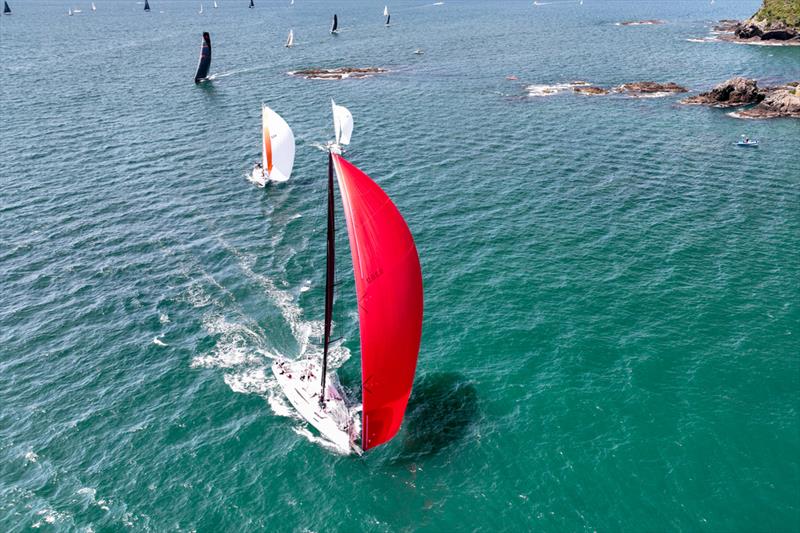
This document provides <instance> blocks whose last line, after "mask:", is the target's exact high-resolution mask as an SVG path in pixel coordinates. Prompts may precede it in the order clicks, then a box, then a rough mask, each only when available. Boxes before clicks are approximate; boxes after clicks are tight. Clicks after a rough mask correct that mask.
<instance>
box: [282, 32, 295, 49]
mask: <svg viewBox="0 0 800 533" xmlns="http://www.w3.org/2000/svg"><path fill="white" fill-rule="evenodd" d="M284 46H286V48H291V47H292V46H294V30H289V37H288V38H287V39H286V44H285V45H284Z"/></svg>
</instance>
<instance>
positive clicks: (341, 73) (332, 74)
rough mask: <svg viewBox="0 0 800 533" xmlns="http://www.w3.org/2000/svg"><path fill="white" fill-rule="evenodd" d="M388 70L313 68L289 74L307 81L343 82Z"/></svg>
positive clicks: (372, 68) (376, 68)
mask: <svg viewBox="0 0 800 533" xmlns="http://www.w3.org/2000/svg"><path fill="white" fill-rule="evenodd" d="M386 72H388V70H386V69H384V68H380V67H364V68H356V67H339V68H313V69H306V70H294V71H291V72H289V75H290V76H299V77H301V78H305V79H307V80H345V79H348V78H353V79H363V78H369V77H371V76H374V75H375V74H383V73H386Z"/></svg>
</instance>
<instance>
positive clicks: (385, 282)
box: [333, 154, 422, 450]
mask: <svg viewBox="0 0 800 533" xmlns="http://www.w3.org/2000/svg"><path fill="white" fill-rule="evenodd" d="M333 163H334V168H335V169H336V178H337V180H338V182H339V189H340V190H341V192H342V203H343V204H344V213H345V218H346V219H347V233H348V235H349V236H350V252H351V254H352V256H353V271H354V275H355V280H356V294H357V296H358V317H359V322H360V330H361V383H362V388H363V391H362V403H363V413H362V419H361V423H362V425H361V432H362V437H361V446H362V448H363V449H364V450H367V449H369V448H373V447H375V446H377V445H379V444H383V443H384V442H386V441H388V440H389V439H391V438H392V437H394V436H395V434H396V433H397V431H398V429H400V424H401V423H402V421H403V415H404V413H405V411H406V405H407V404H408V397H409V396H410V395H411V386H412V384H413V382H414V371H415V369H416V366H417V355H418V354H419V343H420V336H421V335H422V271H421V270H420V266H419V257H418V256H417V248H416V247H415V246H414V238H413V237H412V236H411V232H410V231H409V229H408V226H407V225H406V221H405V220H403V217H402V216H401V215H400V212H399V211H398V210H397V207H396V206H395V205H394V203H392V201H391V200H390V199H389V197H388V196H387V195H386V193H385V192H383V190H382V189H381V188H380V187H379V186H378V184H376V183H375V182H374V181H372V179H370V177H369V176H367V175H366V174H364V173H363V172H362V171H361V170H359V169H358V168H356V167H355V166H354V165H353V164H352V163H350V162H349V161H347V160H346V159H344V158H343V157H341V156H339V155H336V154H334V155H333Z"/></svg>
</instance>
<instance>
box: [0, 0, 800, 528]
mask: <svg viewBox="0 0 800 533" xmlns="http://www.w3.org/2000/svg"><path fill="white" fill-rule="evenodd" d="M203 3H204V14H203V15H198V13H197V11H198V10H199V2H196V1H168V0H152V2H151V6H152V11H151V12H150V13H149V14H145V13H144V12H143V11H142V7H143V6H142V4H137V3H136V2H134V1H127V0H126V1H110V0H96V1H95V4H96V5H97V11H96V12H94V13H92V12H91V11H90V9H89V3H88V2H85V1H81V2H79V3H76V2H72V3H71V4H69V3H63V2H57V1H52V0H42V1H36V2H34V1H32V0H14V1H13V2H10V5H11V8H12V10H13V15H11V16H10V17H1V18H0V173H1V174H2V176H1V177H0V183H2V192H0V275H2V280H1V282H0V303H1V304H2V305H0V531H4V532H6V531H7V532H21V531H29V530H37V531H84V532H89V531H95V532H100V531H156V532H161V531H187V532H188V531H203V532H206V531H207V532H219V531H297V532H302V531H316V532H322V531H387V532H396V531H430V532H438V531H523V530H532V531H569V532H573V531H601V532H602V531H625V532H627V531H630V532H643V531H707V532H736V531H742V532H752V531H770V532H772V531H787V532H791V531H800V461H798V457H799V456H800V412H799V410H800V251H799V250H800V121H797V120H792V119H780V120H772V121H742V120H737V119H735V118H731V117H730V116H727V115H726V112H725V111H724V110H717V109H706V108H698V107H687V106H681V105H680V104H678V100H679V98H680V97H679V96H668V97H664V98H648V99H644V98H640V99H634V98H628V97H624V96H618V95H611V96H606V97H583V96H579V95H574V94H571V93H570V92H569V91H564V92H562V93H559V94H554V95H550V96H543V97H537V96H531V92H532V91H533V92H534V93H535V92H536V90H535V88H534V89H530V86H532V85H534V86H539V85H548V86H554V85H559V84H564V83H567V82H570V81H572V80H585V81H588V82H590V83H592V84H596V85H603V86H613V85H618V84H621V83H625V82H632V81H640V80H654V81H661V82H667V81H674V82H677V83H679V84H682V85H685V86H687V88H688V89H690V91H692V92H698V91H702V90H707V89H708V88H710V87H712V86H713V85H714V84H716V83H718V82H720V81H723V80H725V79H727V78H730V77H732V76H734V75H742V76H748V77H754V78H757V79H759V81H760V83H761V84H762V85H768V84H771V83H779V82H786V81H790V80H796V79H799V78H800V48H776V47H758V46H742V45H735V44H729V43H714V42H705V43H699V42H689V41H687V39H691V38H703V37H706V36H708V35H709V30H710V24H711V22H712V21H714V20H718V19H722V18H743V17H746V16H748V15H750V14H752V13H753V12H755V10H756V9H757V8H758V5H759V2H758V1H757V0H718V1H717V2H716V3H715V4H714V5H710V4H709V3H708V2H707V1H701V0H696V1H695V0H692V1H688V0H677V1H667V0H663V1H662V0H658V1H656V0H651V1H640V2H633V1H612V0H585V1H584V5H583V6H580V5H579V4H578V2H577V1H575V2H555V1H553V2H550V3H546V2H545V3H544V5H541V6H533V5H531V2H527V1H525V2H523V1H511V0H509V1H497V2H494V1H493V2H485V1H478V0H446V1H445V2H444V3H443V4H442V5H439V6H434V5H431V4H432V3H433V2H432V1H427V0H423V1H419V2H416V1H411V0H397V1H395V0H393V1H392V2H391V4H390V5H389V8H390V11H391V13H392V22H393V24H392V26H391V27H389V28H385V27H384V26H383V18H382V16H381V15H382V11H383V6H384V3H385V2H376V1H366V0H364V1H356V0H337V1H336V2H331V1H322V0H296V2H295V5H294V6H291V7H290V6H289V5H288V4H289V2H288V0H285V1H283V0H281V1H275V0H255V3H256V7H255V8H254V9H247V2H246V0H241V1H240V0H218V4H219V8H218V9H213V8H212V7H211V2H203ZM70 6H71V7H72V8H76V7H77V8H80V9H81V10H82V12H81V13H79V14H76V15H75V16H72V17H67V16H66V12H67V8H68V7H70ZM334 12H336V13H337V14H338V15H339V20H340V27H341V33H340V35H339V36H338V37H332V36H330V35H329V34H328V29H329V25H330V18H331V16H332V14H333V13H334ZM628 19H663V20H665V21H666V22H667V23H666V24H663V25H658V26H637V27H623V26H618V25H615V23H616V22H619V21H623V20H628ZM290 28H293V29H294V32H295V38H296V46H295V47H294V48H293V49H290V50H287V49H285V48H284V47H283V46H282V44H283V42H284V40H285V38H286V34H287V33H288V30H289V29H290ZM202 31H209V32H210V33H211V38H212V42H213V46H214V48H213V54H214V57H213V63H212V68H211V72H212V74H213V76H214V80H213V81H212V82H211V83H208V84H205V85H202V86H195V85H194V83H192V78H193V75H194V69H195V66H196V63H197V56H198V54H199V48H200V40H201V37H200V36H201V32H202ZM417 48H421V49H423V50H424V51H425V54H424V55H421V56H417V55H414V54H413V51H414V50H415V49H417ZM336 66H381V67H385V68H387V69H389V70H390V72H389V73H388V74H385V75H381V76H376V77H373V78H370V79H365V80H345V81H341V82H336V81H312V80H304V79H298V78H294V77H290V76H288V75H287V72H288V71H292V70H296V69H299V68H308V67H336ZM511 75H513V76H516V77H517V78H518V79H517V80H507V79H506V77H507V76H511ZM330 98H334V99H335V100H336V101H337V103H340V104H342V105H345V106H347V107H348V108H349V109H350V110H351V111H352V113H353V115H354V117H355V123H356V126H355V133H354V135H353V142H352V145H351V151H350V154H349V158H350V160H351V161H353V162H354V163H355V164H356V165H358V166H359V167H361V168H362V169H363V170H364V171H365V172H367V173H368V174H370V175H371V176H373V177H374V178H375V180H376V181H377V182H378V183H379V184H380V185H381V186H382V187H383V188H384V189H385V190H386V191H387V193H388V194H389V195H390V196H391V197H392V198H393V199H394V201H395V202H396V204H397V205H398V207H399V209H400V210H401V212H402V213H403V214H404V216H405V218H406V219H407V221H408V223H409V226H410V228H411V230H412V232H413V234H414V237H415V239H416V242H417V247H418V250H419V255H420V259H421V263H422V270H423V278H424V286H425V319H424V326H423V338H422V345H421V350H420V356H419V366H418V372H417V380H416V383H415V388H414V392H413V395H412V398H411V401H410V404H409V409H408V412H407V415H406V419H405V422H404V425H403V428H402V429H401V431H400V433H399V434H398V435H397V437H396V438H395V439H394V440H392V441H391V442H390V443H388V444H387V445H384V446H381V447H378V448H376V449H374V450H372V451H370V452H369V453H368V454H366V455H365V456H364V457H362V458H357V457H342V456H339V455H335V454H333V453H331V452H330V451H329V450H328V449H326V448H325V447H324V446H322V445H320V443H319V442H318V440H316V439H315V438H314V437H313V435H311V434H309V433H308V431H307V428H305V426H304V425H303V423H302V422H301V421H300V420H298V419H297V418H296V417H293V416H292V412H291V409H290V408H289V407H288V405H287V403H286V401H285V400H284V399H282V397H281V394H280V391H279V390H278V389H277V386H276V383H275V381H274V379H272V378H271V374H270V371H269V365H270V361H271V359H272V358H273V357H275V356H278V355H283V356H286V357H300V356H303V355H308V354H313V353H315V352H316V351H318V350H319V334H320V331H321V322H320V321H321V317H322V314H323V298H324V291H323V283H324V258H325V233H324V220H325V218H324V217H325V211H324V208H325V205H324V204H325V180H326V155H325V153H324V152H323V151H321V150H320V149H319V148H318V147H319V145H320V144H322V143H324V142H326V141H327V140H330V139H331V137H332V134H333V133H332V126H331V117H330ZM261 102H264V103H267V104H268V105H270V106H271V107H272V108H273V109H275V110H276V111H277V112H278V113H280V114H281V115H282V116H283V117H284V118H285V119H286V120H287V121H288V122H289V124H290V125H291V126H292V128H293V129H294V132H295V135H296V137H297V159H296V164H295V170H294V173H293V176H292V179H291V181H289V182H288V183H286V184H282V185H279V186H269V187H267V188H266V189H263V190H262V189H256V188H254V187H253V186H252V185H251V184H249V183H248V182H247V181H246V180H245V175H246V174H247V172H248V171H249V170H250V169H251V168H252V164H253V162H254V161H256V160H257V159H258V158H259V157H260V154H259V150H260V148H259V146H260V144H259V143H260V104H261ZM741 134H748V135H750V136H752V137H755V138H758V139H760V140H761V143H762V144H761V146H760V148H758V149H737V148H736V147H735V146H733V143H734V142H735V141H736V140H737V138H738V137H739V135H741ZM339 217H340V218H339V225H340V228H342V229H343V227H344V225H343V218H342V217H341V212H340V213H339ZM338 244H339V250H340V253H339V257H340V262H339V271H338V278H339V279H340V280H341V282H342V283H341V285H340V286H339V287H338V288H337V290H338V291H339V292H338V300H337V303H336V309H335V326H334V329H335V331H334V336H336V337H343V339H344V340H343V341H342V343H341V345H340V347H339V348H337V350H336V351H335V353H334V364H335V365H336V366H338V367H339V374H340V376H341V379H342V381H343V382H344V384H345V385H346V386H347V387H348V388H349V390H350V392H351V393H352V394H353V395H354V396H356V397H358V396H359V394H360V390H359V387H360V370H359V343H358V323H357V315H356V305H355V300H354V295H353V281H352V274H351V273H350V271H349V270H348V266H349V264H348V263H349V258H348V257H347V252H346V250H347V240H346V236H345V235H344V232H343V231H340V233H339V237H338Z"/></svg>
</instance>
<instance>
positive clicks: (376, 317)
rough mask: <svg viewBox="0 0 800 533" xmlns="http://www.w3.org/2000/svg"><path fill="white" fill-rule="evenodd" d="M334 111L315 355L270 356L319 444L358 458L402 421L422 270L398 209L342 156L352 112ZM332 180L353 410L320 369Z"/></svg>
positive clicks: (327, 336)
mask: <svg viewBox="0 0 800 533" xmlns="http://www.w3.org/2000/svg"><path fill="white" fill-rule="evenodd" d="M333 113H334V125H335V126H336V142H334V143H332V144H331V145H329V153H328V191H327V204H328V206H327V207H328V209H327V211H328V216H327V253H326V261H325V316H324V323H323V324H324V326H323V347H322V357H321V359H322V360H321V361H318V360H315V359H312V358H308V359H301V360H298V361H289V360H286V359H277V360H276V361H275V362H274V363H273V364H272V372H273V374H274V375H275V378H276V379H277V381H278V384H279V385H280V387H281V389H282V390H283V392H284V393H285V394H286V397H287V398H288V399H289V402H290V403H291V404H292V406H294V408H295V409H296V410H297V411H298V413H299V414H300V415H301V416H302V417H303V418H305V419H306V420H307V421H308V422H309V423H310V424H311V425H312V426H314V427H315V428H316V429H317V430H318V431H319V432H320V434H321V435H322V437H323V438H324V439H325V440H326V441H327V442H329V443H330V444H331V445H332V446H334V447H335V448H336V449H337V451H339V452H340V453H343V454H350V453H352V452H356V453H358V454H360V453H362V452H363V451H365V450H368V449H370V448H374V447H375V446H378V445H380V444H383V443H385V442H388V441H389V440H391V439H392V438H393V437H394V436H395V435H396V434H397V432H398V430H399V429H400V425H401V424H402V422H403V417H404V415H405V411H406V406H407V405H408V398H409V396H410V395H411V389H412V386H413V382H414V374H415V372H416V366H417V357H418V354H419V346H420V338H421V334H422V315H423V290H422V270H421V268H420V263H419V255H418V254H417V248H416V246H415V245H414V237H413V236H412V235H411V231H410V230H409V228H408V224H406V221H405V220H404V219H403V216H402V215H401V214H400V211H399V210H398V209H397V206H395V205H394V203H393V202H392V200H391V199H390V198H389V196H388V195H387V194H386V193H385V192H384V191H383V189H381V188H380V187H379V186H378V184H377V183H375V182H374V181H373V180H372V178H370V177H369V176H367V175H366V174H365V173H364V172H363V171H362V170H360V169H359V168H358V167H356V166H355V165H353V164H352V163H350V162H349V161H347V160H346V159H345V158H344V157H342V155H341V145H342V144H347V142H349V140H350V139H349V136H350V134H351V133H352V115H350V112H349V111H347V109H345V108H344V107H342V106H337V105H336V104H333ZM345 118H346V119H347V120H348V122H347V123H346V124H344V123H342V120H343V119H345ZM345 134H346V138H345ZM334 176H335V177H336V182H337V183H338V185H339V191H340V193H341V199H342V206H343V207H344V215H345V221H346V223H347V233H348V236H349V241H350V254H351V258H352V264H353V277H354V278H355V288H356V298H357V302H358V306H357V307H358V318H359V332H360V338H361V391H362V392H361V394H362V398H361V406H360V407H352V408H351V407H350V405H348V401H347V398H346V396H345V393H344V390H343V389H342V388H341V386H340V385H339V381H338V378H337V376H336V373H335V372H328V353H329V351H330V346H331V342H332V341H331V329H332V323H333V301H334V289H335V286H336V283H335V277H336V276H335V274H336V268H335V267H336V262H335V258H336V253H335V248H336V217H335V202H334V190H333V189H334ZM359 411H360V413H361V416H360V417H358V416H357V415H358V413H359ZM359 440H360V442H358V443H357V442H356V441H359ZM359 444H360V446H359Z"/></svg>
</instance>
